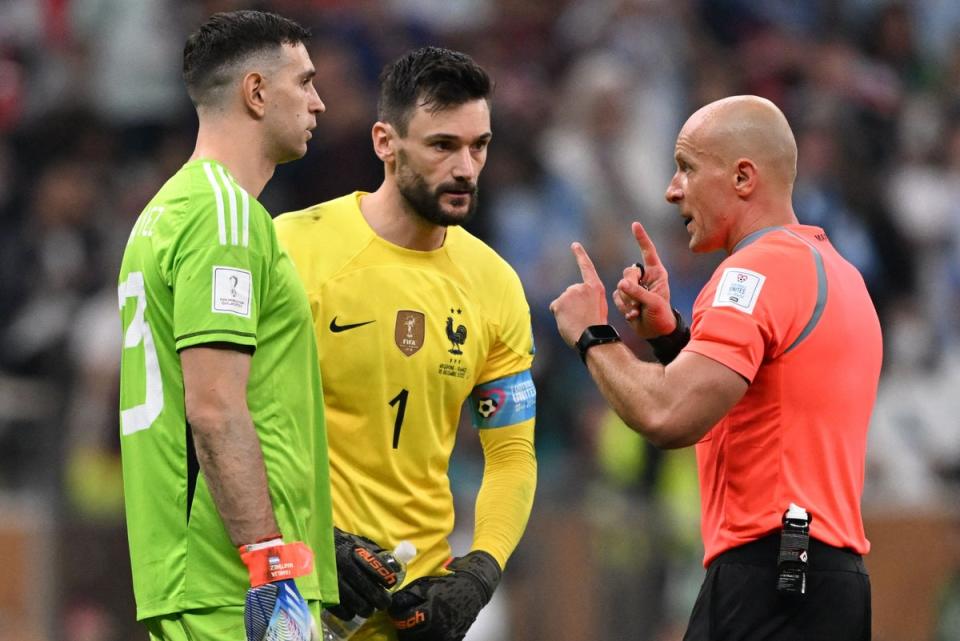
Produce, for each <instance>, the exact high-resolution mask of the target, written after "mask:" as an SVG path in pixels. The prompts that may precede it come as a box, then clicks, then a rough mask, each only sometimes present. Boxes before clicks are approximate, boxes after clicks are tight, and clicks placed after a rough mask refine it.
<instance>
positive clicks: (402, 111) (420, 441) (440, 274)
mask: <svg viewBox="0 0 960 641" xmlns="http://www.w3.org/2000/svg"><path fill="white" fill-rule="evenodd" d="M380 81H381V91H380V101H379V114H378V117H379V121H378V122H377V123H376V124H374V126H373V131H372V137H373V147H374V151H375V152H376V154H377V156H378V157H379V158H380V159H381V160H383V163H384V181H383V184H382V185H381V186H380V188H379V189H377V191H375V192H373V193H362V192H354V193H352V194H348V195H346V196H343V197H341V198H337V199H335V200H332V201H329V202H326V203H321V204H319V205H315V206H313V207H310V208H308V209H305V210H302V211H298V212H292V213H288V214H284V215H282V216H280V217H278V218H277V220H276V226H277V233H278V237H279V239H280V242H281V244H282V245H283V246H284V247H285V248H286V250H287V252H288V253H289V255H290V257H291V258H292V259H293V262H294V264H295V266H296V268H297V271H298V272H299V274H300V276H301V278H302V279H303V282H304V285H305V287H306V290H307V295H308V298H309V301H310V307H311V311H312V314H313V320H314V328H315V331H316V334H317V339H318V353H319V358H320V366H321V369H322V371H323V373H324V374H323V383H324V396H325V405H326V418H327V430H328V439H329V448H330V467H331V484H332V489H333V499H334V500H333V506H334V522H335V524H336V525H337V526H338V527H339V528H342V529H344V530H347V531H350V532H356V533H358V534H360V535H363V536H365V537H367V538H369V539H372V540H373V541H374V542H376V543H377V544H379V545H380V546H382V547H384V548H387V549H390V548H392V547H394V546H395V545H396V544H397V543H398V542H399V541H401V540H404V539H408V540H410V541H411V542H413V543H414V545H416V547H417V550H418V554H417V556H416V557H415V558H414V560H413V561H412V562H411V563H410V565H409V567H408V575H407V577H408V578H407V583H406V584H405V585H404V587H403V588H402V589H401V590H399V591H398V592H396V593H395V594H394V595H393V598H392V603H391V605H390V607H389V608H388V610H387V611H386V612H385V613H378V614H377V615H375V616H373V617H372V618H371V619H370V620H369V621H368V622H367V623H366V625H365V626H364V627H363V628H362V629H361V630H360V631H359V632H358V633H357V635H356V636H355V637H353V638H355V639H358V640H360V639H363V640H369V639H395V638H399V639H400V641H454V640H458V639H462V638H463V636H464V635H465V634H466V632H467V630H468V629H469V627H470V625H471V624H472V623H473V621H474V620H475V618H476V616H477V614H478V612H479V611H480V609H481V608H482V607H483V606H484V605H485V604H486V603H487V602H488V601H489V600H490V597H491V596H492V593H493V590H494V589H495V588H496V586H497V583H498V582H499V580H500V575H501V572H502V569H503V567H504V566H505V564H506V562H507V559H508V558H509V556H510V554H511V553H512V552H513V549H514V548H515V547H516V545H517V543H518V541H519V540H520V537H521V535H522V534H523V530H524V528H525V527H526V522H527V518H528V516H529V514H530V509H531V506H532V504H533V494H534V489H535V486H536V458H535V455H534V448H533V425H534V417H535V409H536V391H535V389H534V385H533V381H532V379H531V376H530V367H531V363H532V361H533V352H534V347H533V336H532V333H531V328H530V311H529V307H528V305H527V302H526V299H525V297H524V293H523V288H522V286H521V284H520V280H519V278H518V277H517V275H516V273H515V272H514V270H513V269H512V268H511V267H510V266H509V265H508V264H507V263H506V262H505V261H504V260H503V259H502V258H500V257H499V256H498V255H497V254H496V253H495V252H494V251H493V250H492V249H491V248H490V247H488V246H487V245H486V244H484V243H483V242H481V241H480V240H479V239H477V238H476V237H474V236H473V235H471V234H470V233H469V232H467V231H465V230H464V229H463V228H462V227H460V225H461V224H462V223H463V222H464V221H466V220H467V219H468V218H469V217H470V215H471V214H472V213H473V212H474V210H475V209H476V205H477V179H478V178H479V175H480V171H481V170H482V169H483V166H484V163H485V161H486V156H487V147H488V144H489V142H490V138H491V131H490V105H489V95H490V90H491V83H490V79H489V77H488V76H487V74H486V72H485V71H484V70H483V69H481V68H480V67H479V66H478V65H476V64H475V63H474V61H473V60H471V59H470V58H469V57H468V56H466V55H464V54H461V53H457V52H453V51H448V50H445V49H439V48H435V47H427V48H423V49H419V50H417V51H413V52H411V53H408V54H407V55H405V56H403V57H401V58H400V59H398V60H397V61H395V62H394V63H392V64H391V65H388V66H387V67H386V69H384V71H383V73H382V75H381V78H380ZM468 399H469V401H470V408H471V410H472V414H473V424H474V426H475V427H476V428H477V432H478V434H479V437H480V442H481V444H482V446H483V452H484V459H485V465H484V474H483V482H482V484H481V487H480V491H479V494H478V496H477V502H476V527H475V531H474V539H473V545H472V547H471V551H470V552H469V553H468V554H466V555H464V556H463V557H459V558H456V559H453V560H452V561H449V562H448V560H449V559H450V552H451V550H450V545H449V543H448V542H447V536H448V535H449V534H450V532H451V530H452V529H453V523H454V514H453V498H452V495H451V492H450V483H449V479H448V477H447V468H448V464H449V459H450V455H451V453H452V451H453V446H454V441H455V439H456V433H457V423H458V419H459V416H460V409H461V407H462V405H463V402H464V401H465V400H468ZM338 536H339V534H338ZM341 547H343V548H345V549H349V548H348V546H340V545H338V549H340V548H341ZM339 614H341V616H346V615H350V614H352V613H350V612H342V611H341V612H339Z"/></svg>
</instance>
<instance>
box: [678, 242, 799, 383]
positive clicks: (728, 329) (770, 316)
mask: <svg viewBox="0 0 960 641" xmlns="http://www.w3.org/2000/svg"><path fill="white" fill-rule="evenodd" d="M784 249H786V250H785V251H784ZM816 296H817V278H816V272H815V268H814V264H813V261H812V260H811V258H810V252H809V250H808V249H807V247H806V246H805V245H802V244H798V245H797V247H795V248H794V247H788V248H784V247H783V246H779V247H774V248H766V249H765V248H757V249H754V248H753V247H750V248H748V249H745V250H742V251H741V252H737V253H736V254H734V255H733V256H731V257H729V258H728V259H727V260H725V261H724V262H723V263H721V264H720V266H719V267H718V268H717V271H716V272H715V273H714V275H713V277H712V278H711V279H710V282H709V283H708V284H707V286H706V287H704V289H703V291H702V292H700V295H699V296H698V297H697V301H696V303H695V304H694V311H693V322H692V323H691V326H690V342H689V343H688V344H687V346H686V347H685V348H684V350H685V351H691V352H695V353H697V354H701V355H703V356H706V357H708V358H710V359H713V360H715V361H717V362H719V363H722V364H723V365H726V366H727V367H729V368H730V369H732V370H734V371H735V372H737V373H738V374H740V375H741V376H743V377H744V378H745V379H747V380H748V381H751V382H752V381H753V379H754V377H755V376H756V374H757V370H758V369H759V368H760V365H761V364H762V363H763V362H764V361H765V360H768V359H771V358H775V357H776V356H778V355H779V354H780V353H781V352H782V351H783V347H784V346H785V345H787V344H788V342H787V341H788V340H790V339H792V338H795V337H796V335H797V334H798V333H799V331H800V329H801V328H802V325H803V323H802V322H801V321H802V320H805V319H807V318H809V316H810V313H811V311H812V309H813V307H814V305H815V301H816Z"/></svg>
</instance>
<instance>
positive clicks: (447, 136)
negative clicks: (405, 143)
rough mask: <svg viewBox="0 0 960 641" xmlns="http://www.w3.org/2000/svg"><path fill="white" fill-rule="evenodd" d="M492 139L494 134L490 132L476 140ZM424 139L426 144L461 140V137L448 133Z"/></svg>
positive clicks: (431, 135)
mask: <svg viewBox="0 0 960 641" xmlns="http://www.w3.org/2000/svg"><path fill="white" fill-rule="evenodd" d="M491 138H493V133H492V132H490V131H487V132H484V133H482V134H480V135H479V136H477V137H476V138H475V139H474V140H475V141H480V140H485V141H486V140H490V139H491ZM423 139H424V141H426V142H440V141H441V140H460V136H455V135H454V134H448V133H436V134H430V135H429V136H424V138H423Z"/></svg>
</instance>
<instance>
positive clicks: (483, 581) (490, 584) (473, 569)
mask: <svg viewBox="0 0 960 641" xmlns="http://www.w3.org/2000/svg"><path fill="white" fill-rule="evenodd" d="M447 569H448V570H453V571H454V572H456V573H458V574H460V573H462V574H466V575H467V576H469V577H470V578H471V579H474V580H475V581H476V582H477V583H478V584H479V585H480V588H481V589H482V590H483V591H484V594H485V595H486V600H485V603H488V602H489V601H490V599H491V597H493V591H494V590H496V589H497V585H499V583H500V577H501V576H502V574H503V571H502V570H501V569H500V564H499V563H497V560H496V559H494V558H493V556H492V555H491V554H489V553H488V552H484V551H483V550H473V551H472V552H470V553H469V554H466V555H465V556H462V557H460V558H458V559H454V560H453V561H452V562H451V563H449V564H448V565H447Z"/></svg>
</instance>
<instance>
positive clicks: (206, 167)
mask: <svg viewBox="0 0 960 641" xmlns="http://www.w3.org/2000/svg"><path fill="white" fill-rule="evenodd" d="M203 171H204V173H205V174H207V180H208V181H209V182H210V186H211V187H213V196H214V198H216V200H217V225H218V226H219V230H220V244H221V245H226V244H227V225H226V222H225V221H224V217H223V195H222V194H221V193H220V185H218V184H217V178H216V177H215V176H214V175H213V169H211V168H210V163H208V162H205V163H203Z"/></svg>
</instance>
